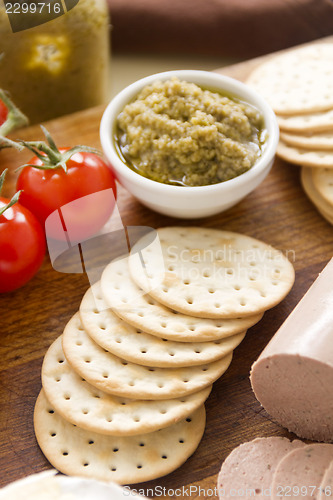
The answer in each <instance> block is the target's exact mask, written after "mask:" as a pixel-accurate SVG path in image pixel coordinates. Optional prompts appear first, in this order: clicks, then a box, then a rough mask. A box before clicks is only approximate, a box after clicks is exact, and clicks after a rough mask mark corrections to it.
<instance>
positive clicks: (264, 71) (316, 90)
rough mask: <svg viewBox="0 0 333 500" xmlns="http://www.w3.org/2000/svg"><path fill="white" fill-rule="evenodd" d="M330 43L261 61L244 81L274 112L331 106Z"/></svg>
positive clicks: (332, 48) (332, 54) (332, 70)
mask: <svg viewBox="0 0 333 500" xmlns="http://www.w3.org/2000/svg"><path fill="white" fill-rule="evenodd" d="M332 60H333V44H330V43H318V44H313V45H310V46H306V47H301V48H298V49H294V50H290V51H288V52H286V53H283V54H281V55H278V56H274V57H272V58H271V59H269V60H268V61H266V62H264V63H262V64H260V65H259V66H258V67H257V68H256V69H255V70H254V71H253V72H252V73H251V75H250V76H249V78H248V80H247V84H248V85H250V86H251V87H253V88H254V89H255V90H257V91H258V92H259V93H260V94H261V95H262V96H263V97H264V98H266V99H267V101H268V102H269V103H270V104H271V106H272V108H273V109H274V111H275V112H276V113H279V114H286V115H292V114H296V113H308V112H313V111H322V110H327V109H330V108H333V67H332Z"/></svg>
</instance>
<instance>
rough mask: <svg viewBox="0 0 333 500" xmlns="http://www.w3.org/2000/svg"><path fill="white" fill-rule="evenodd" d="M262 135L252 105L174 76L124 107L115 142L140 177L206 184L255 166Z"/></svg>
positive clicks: (227, 177)
mask: <svg viewBox="0 0 333 500" xmlns="http://www.w3.org/2000/svg"><path fill="white" fill-rule="evenodd" d="M266 137H267V132H266V130H265V129H264V122H263V117H262V115H261V113H260V112H259V111H258V110H257V109H256V108H254V107H253V106H250V105H249V104H246V103H244V102H241V101H239V100H237V99H236V98H233V97H227V96H226V95H223V94H221V93H219V92H213V91H210V90H206V89H202V88H201V87H199V86H198V85H196V84H194V83H189V82H185V81H181V80H179V79H178V78H176V77H174V78H172V79H170V80H166V81H163V82H161V81H156V82H155V83H153V84H152V85H148V86H146V87H144V88H143V89H142V91H141V92H140V93H139V94H138V96H137V97H136V99H135V100H134V101H133V102H131V103H129V104H127V105H126V106H125V108H124V109H123V111H122V112H121V113H120V115H119V116H118V122H117V130H116V133H115V142H116V144H117V147H118V150H119V153H120V154H121V156H122V158H123V159H124V161H125V163H126V164H127V165H128V166H129V167H130V168H131V169H133V170H134V171H136V172H137V173H139V174H141V175H143V176H144V177H148V178H149V179H152V180H154V181H158V182H162V183H165V184H173V185H179V186H206V185H209V184H216V183H219V182H223V181H227V180H229V179H232V178H234V177H237V176H238V175H241V174H243V173H244V172H246V171H247V170H249V169H250V168H251V167H253V165H254V164H255V163H256V161H257V159H258V158H259V157H260V155H261V154H262V150H263V146H264V143H265V140H266Z"/></svg>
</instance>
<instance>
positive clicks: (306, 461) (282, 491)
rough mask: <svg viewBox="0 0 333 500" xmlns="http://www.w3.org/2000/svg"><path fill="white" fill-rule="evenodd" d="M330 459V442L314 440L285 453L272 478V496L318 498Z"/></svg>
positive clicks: (332, 456) (332, 454) (276, 498)
mask: <svg viewBox="0 0 333 500" xmlns="http://www.w3.org/2000/svg"><path fill="white" fill-rule="evenodd" d="M332 460H333V445H332V444H323V443H320V444H319V443H315V444H311V445H308V446H304V447H303V448H300V449H298V450H293V451H291V452H290V453H288V454H287V455H286V456H285V457H284V458H282V460H281V461H280V463H279V464H278V466H277V468H276V471H275V474H274V476H273V481H272V500H281V499H284V500H288V499H290V498H299V499H300V500H316V499H320V488H321V482H322V480H323V477H324V474H325V471H326V469H327V467H329V465H330V463H331V461H332Z"/></svg>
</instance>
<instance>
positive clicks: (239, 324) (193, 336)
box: [81, 258, 262, 342]
mask: <svg viewBox="0 0 333 500" xmlns="http://www.w3.org/2000/svg"><path fill="white" fill-rule="evenodd" d="M101 288H102V293H103V297H104V299H105V301H106V302H107V304H108V305H109V307H111V309H112V310H113V311H115V312H116V314H117V316H119V317H120V318H122V319H124V320H125V322H127V323H130V324H131V325H133V326H134V327H135V328H138V329H139V330H143V331H145V332H147V333H150V334H151V335H154V336H158V337H161V338H163V339H168V340H175V341H177V342H207V341H217V340H219V339H223V338H226V337H230V336H231V335H235V334H237V333H240V332H243V331H245V330H247V329H248V328H250V327H251V326H253V325H254V324H255V323H257V322H258V321H260V319H261V318H262V313H259V314H255V315H253V316H249V317H246V318H234V319H206V318H194V317H193V316H189V315H187V314H181V313H179V312H177V311H175V310H174V309H170V308H168V307H166V306H164V305H163V304H161V303H159V302H157V301H156V300H154V299H153V298H152V297H150V296H149V295H147V294H145V293H144V292H143V290H142V289H140V288H139V287H138V286H137V285H136V284H135V283H134V281H133V280H132V279H131V277H130V274H129V269H128V259H127V258H123V259H119V260H116V261H113V262H111V263H110V264H109V265H108V266H107V267H106V268H105V270H104V272H103V274H102V279H101ZM82 309H83V308H82V305H81V314H82Z"/></svg>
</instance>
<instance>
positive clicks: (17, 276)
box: [0, 197, 45, 293]
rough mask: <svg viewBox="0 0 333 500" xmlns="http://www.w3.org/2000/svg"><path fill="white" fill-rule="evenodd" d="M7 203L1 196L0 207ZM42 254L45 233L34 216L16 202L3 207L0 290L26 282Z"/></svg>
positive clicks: (0, 241) (0, 224)
mask: <svg viewBox="0 0 333 500" xmlns="http://www.w3.org/2000/svg"><path fill="white" fill-rule="evenodd" d="M8 203H9V200H7V199H6V198H2V197H0V210H1V209H2V208H3V207H4V206H6V205H7V204H8ZM44 254H45V236H44V233H43V230H42V228H41V226H40V224H39V222H38V221H37V219H36V217H35V216H34V215H32V213H31V212H29V210H27V209H26V208H24V207H22V206H21V205H20V204H19V203H15V205H13V206H12V207H10V208H8V209H7V210H5V211H4V213H3V214H2V215H0V293H3V292H9V291H11V290H15V289H16V288H19V287H20V286H22V285H24V284H25V283H26V282H27V281H29V280H30V279H31V278H32V277H33V276H34V275H35V274H36V272H37V271H38V269H39V268H40V266H41V264H42V262H43V258H44Z"/></svg>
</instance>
